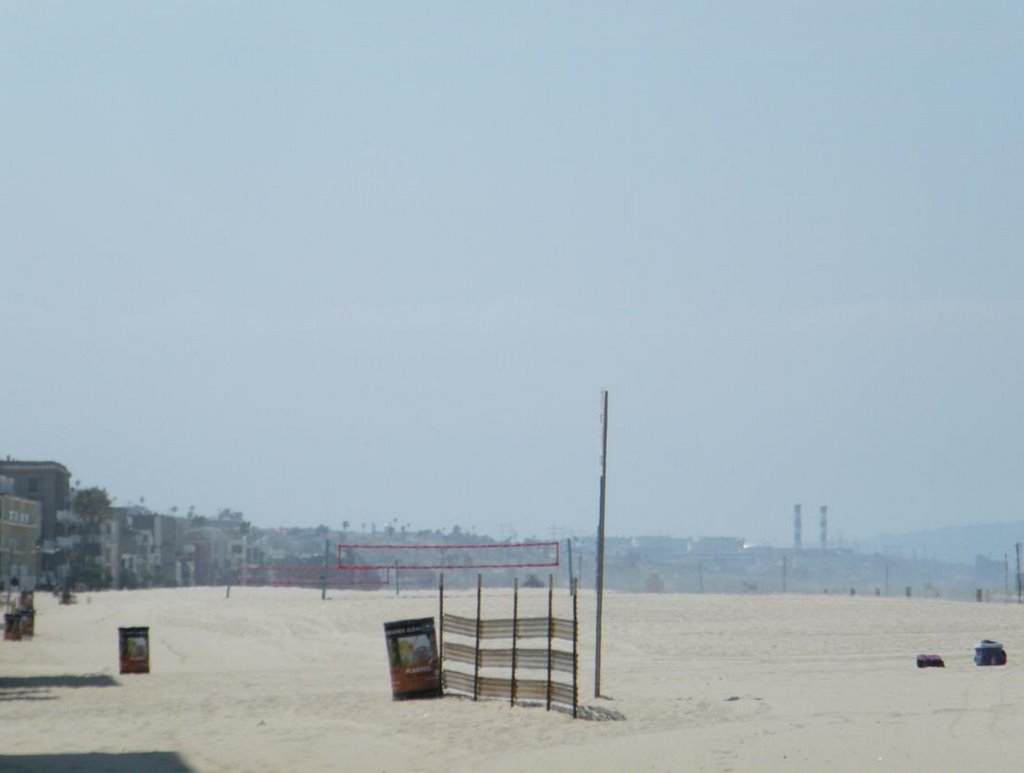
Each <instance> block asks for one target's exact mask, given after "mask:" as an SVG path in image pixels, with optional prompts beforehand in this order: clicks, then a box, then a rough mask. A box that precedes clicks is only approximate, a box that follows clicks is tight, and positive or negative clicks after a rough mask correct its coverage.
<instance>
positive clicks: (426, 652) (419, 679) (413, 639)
mask: <svg viewBox="0 0 1024 773" xmlns="http://www.w3.org/2000/svg"><path fill="white" fill-rule="evenodd" d="M384 636H385V639H386V640H387V648H388V664H389V665H390V667H391V697H392V699H393V700H396V701H401V700H407V699H409V698H438V697H440V696H441V668H440V662H439V661H438V658H437V637H436V635H435V633H434V618H432V617H425V618H421V619H418V620H395V621H393V622H390V623H384Z"/></svg>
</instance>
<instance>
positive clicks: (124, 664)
mask: <svg viewBox="0 0 1024 773" xmlns="http://www.w3.org/2000/svg"><path fill="white" fill-rule="evenodd" d="M117 633H118V650H119V652H120V660H121V673H122V674H148V673H149V628H145V627H136V628H118V629H117Z"/></svg>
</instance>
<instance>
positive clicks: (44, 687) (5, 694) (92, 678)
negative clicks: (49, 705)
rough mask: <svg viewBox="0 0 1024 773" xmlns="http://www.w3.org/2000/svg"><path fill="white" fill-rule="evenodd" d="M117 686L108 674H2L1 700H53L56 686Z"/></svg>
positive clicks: (0, 681) (0, 680)
mask: <svg viewBox="0 0 1024 773" xmlns="http://www.w3.org/2000/svg"><path fill="white" fill-rule="evenodd" d="M79 687H117V682H116V681H115V680H114V679H113V677H110V676H107V675H106V674H85V675H82V676H76V675H74V674H60V675H58V676H2V677H0V701H52V700H54V699H55V698H56V696H55V695H53V694H52V693H51V691H52V690H53V689H54V688H71V689H77V688H79Z"/></svg>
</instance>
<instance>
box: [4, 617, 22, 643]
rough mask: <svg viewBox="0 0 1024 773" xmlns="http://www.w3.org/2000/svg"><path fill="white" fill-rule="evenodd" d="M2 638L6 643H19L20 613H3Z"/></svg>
mask: <svg viewBox="0 0 1024 773" xmlns="http://www.w3.org/2000/svg"><path fill="white" fill-rule="evenodd" d="M4 638H5V639H6V640H7V641H21V612H5V613H4Z"/></svg>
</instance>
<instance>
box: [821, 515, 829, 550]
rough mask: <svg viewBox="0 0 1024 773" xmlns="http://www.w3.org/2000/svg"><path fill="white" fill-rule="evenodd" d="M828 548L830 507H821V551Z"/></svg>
mask: <svg viewBox="0 0 1024 773" xmlns="http://www.w3.org/2000/svg"><path fill="white" fill-rule="evenodd" d="M827 548H828V505H822V506H821V551H822V552H823V553H824V552H825V550H826V549H827Z"/></svg>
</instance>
